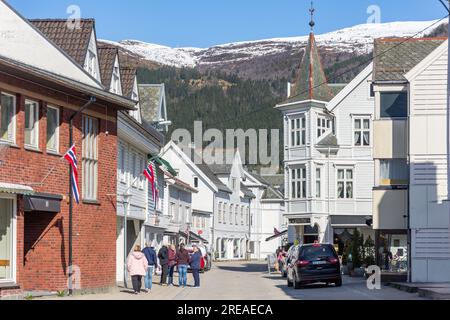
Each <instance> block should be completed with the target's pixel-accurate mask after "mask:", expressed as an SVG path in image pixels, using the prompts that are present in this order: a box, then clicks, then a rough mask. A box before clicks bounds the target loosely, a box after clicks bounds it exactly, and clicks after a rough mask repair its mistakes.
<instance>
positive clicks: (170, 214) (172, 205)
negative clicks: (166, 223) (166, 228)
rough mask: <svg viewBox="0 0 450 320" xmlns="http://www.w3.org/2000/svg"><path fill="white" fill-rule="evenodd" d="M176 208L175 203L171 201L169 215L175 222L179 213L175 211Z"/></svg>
mask: <svg viewBox="0 0 450 320" xmlns="http://www.w3.org/2000/svg"><path fill="white" fill-rule="evenodd" d="M175 208H176V207H175V203H173V202H171V203H170V206H169V216H170V221H171V222H175V218H176V216H177V213H176V212H175V211H176V209H175Z"/></svg>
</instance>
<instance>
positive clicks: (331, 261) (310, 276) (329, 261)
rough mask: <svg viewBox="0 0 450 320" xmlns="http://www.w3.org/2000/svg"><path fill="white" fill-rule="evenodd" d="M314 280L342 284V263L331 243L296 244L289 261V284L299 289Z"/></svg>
mask: <svg viewBox="0 0 450 320" xmlns="http://www.w3.org/2000/svg"><path fill="white" fill-rule="evenodd" d="M314 282H325V283H326V284H327V285H328V284H329V283H334V284H335V286H336V287H340V286H341V285H342V275H341V265H340V262H339V258H338V255H337V254H336V250H335V249H334V247H333V246H332V245H331V244H320V243H314V244H304V245H298V246H295V248H294V249H293V251H292V254H291V256H290V257H289V258H288V261H287V285H288V287H292V286H294V288H295V289H299V288H300V287H301V286H302V285H304V284H308V283H314Z"/></svg>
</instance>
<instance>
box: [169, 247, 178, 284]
mask: <svg viewBox="0 0 450 320" xmlns="http://www.w3.org/2000/svg"><path fill="white" fill-rule="evenodd" d="M176 257H177V251H176V248H175V245H173V244H171V245H170V247H169V286H173V272H174V271H175V266H176V265H177V261H176Z"/></svg>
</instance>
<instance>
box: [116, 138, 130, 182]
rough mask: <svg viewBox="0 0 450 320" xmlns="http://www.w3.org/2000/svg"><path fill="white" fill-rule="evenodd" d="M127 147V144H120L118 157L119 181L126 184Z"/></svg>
mask: <svg viewBox="0 0 450 320" xmlns="http://www.w3.org/2000/svg"><path fill="white" fill-rule="evenodd" d="M127 154H128V152H127V147H126V145H125V144H123V143H121V142H119V147H118V155H117V158H118V159H117V162H118V163H117V166H118V174H119V176H118V179H119V182H120V183H123V184H126V183H127V174H126V170H125V168H126V162H127V161H126V157H127Z"/></svg>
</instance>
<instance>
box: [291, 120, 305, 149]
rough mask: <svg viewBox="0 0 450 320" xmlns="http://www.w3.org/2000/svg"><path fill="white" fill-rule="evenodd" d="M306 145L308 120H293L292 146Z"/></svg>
mask: <svg viewBox="0 0 450 320" xmlns="http://www.w3.org/2000/svg"><path fill="white" fill-rule="evenodd" d="M304 145H306V118H305V117H304V116H303V117H300V118H297V119H292V120H291V146H293V147H296V146H304Z"/></svg>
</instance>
